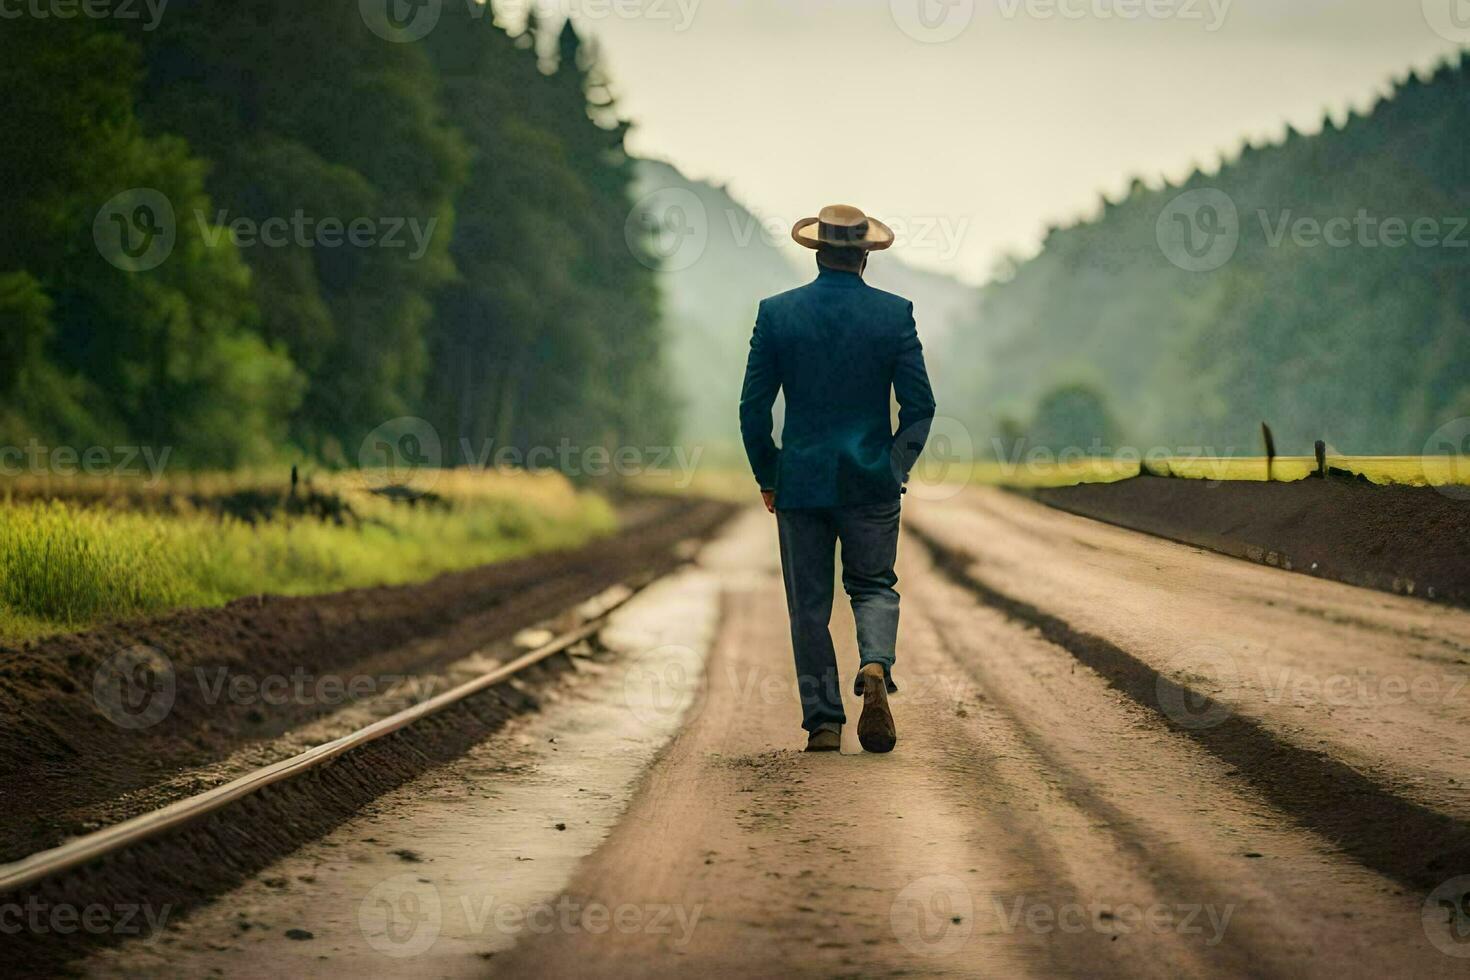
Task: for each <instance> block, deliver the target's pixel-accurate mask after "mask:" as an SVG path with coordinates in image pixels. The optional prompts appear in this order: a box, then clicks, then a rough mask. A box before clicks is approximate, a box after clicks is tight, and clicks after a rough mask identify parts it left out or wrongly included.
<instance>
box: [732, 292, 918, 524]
mask: <svg viewBox="0 0 1470 980" xmlns="http://www.w3.org/2000/svg"><path fill="white" fill-rule="evenodd" d="M818 268H819V270H820V271H819V273H818V275H817V278H816V279H815V280H814V281H813V282H811V283H808V284H807V285H805V286H802V287H800V288H799V289H793V290H791V291H789V292H785V293H782V294H780V295H779V296H772V297H771V298H770V299H767V300H764V301H762V302H761V305H760V312H759V314H757V316H756V321H755V333H754V334H753V335H752V336H751V338H750V359H749V361H748V363H747V364H746V368H745V386H744V388H743V389H742V391H741V393H740V433H741V437H742V438H743V439H744V442H745V452H746V454H747V455H748V456H749V457H750V467H751V469H752V470H753V471H754V472H755V478H756V481H757V482H758V483H759V484H760V486H761V489H763V490H772V489H774V490H775V491H776V506H777V507H781V508H783V509H794V508H802V507H841V506H847V505H852V504H870V503H879V502H881V501H885V500H896V499H898V495H899V494H900V493H901V492H902V490H901V488H902V486H903V484H904V483H905V482H906V481H907V480H908V475H909V470H911V469H912V468H913V465H914V461H915V460H917V459H918V457H919V453H920V452H922V451H923V448H924V441H925V440H926V439H927V438H928V436H929V425H930V422H931V421H932V420H933V418H934V394H933V392H932V391H931V390H930V387H929V375H928V372H927V371H926V370H925V369H924V349H923V347H922V346H921V345H920V344H919V334H918V332H917V330H916V329H915V328H914V304H912V303H910V302H909V301H908V300H906V299H904V298H903V297H901V296H895V295H893V294H892V293H885V292H883V291H882V290H881V289H874V288H873V287H871V286H869V285H868V284H867V283H865V282H863V279H862V277H861V276H859V275H858V274H857V273H854V272H840V271H838V270H836V269H829V268H827V267H826V266H818ZM782 390H784V391H785V393H786V424H785V427H784V428H783V429H782V432H781V448H780V449H777V448H776V443H775V441H774V440H773V439H772V438H771V406H772V405H773V404H775V401H776V393H777V392H778V391H782ZM890 391H892V392H893V394H894V395H896V396H897V399H898V406H899V412H898V433H897V434H896V435H895V433H894V431H893V425H892V415H891V412H890V407H889V406H890V403H889V392H890Z"/></svg>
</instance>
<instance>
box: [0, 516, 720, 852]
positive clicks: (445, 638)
mask: <svg viewBox="0 0 1470 980" xmlns="http://www.w3.org/2000/svg"><path fill="white" fill-rule="evenodd" d="M731 510H732V508H730V507H729V506H727V505H723V504H716V503H710V502H701V501H692V500H673V499H670V500H664V501H658V502H647V501H644V502H638V503H635V504H633V505H631V506H629V507H628V508H627V513H628V515H629V520H628V522H627V525H626V526H625V529H624V530H623V531H622V532H620V533H619V534H617V535H615V536H613V537H611V538H608V539H605V540H602V541H599V542H596V543H594V544H591V545H589V546H587V547H585V548H582V549H579V550H577V551H571V552H561V553H554V554H547V555H540V556H536V557H532V558H526V559H521V560H516V561H510V562H505V563H502V564H497V565H492V566H486V567H483V568H478V569H473V570H470V571H466V572H460V573H455V574H451V575H445V576H441V577H440V578H437V579H434V580H433V581H431V582H427V583H424V584H421V585H414V586H401V587H391V588H374V589H359V590H353V591H348V592H342V593H336V594H333V595H326V596H317V597H311V598H283V597H279V596H258V597H251V598H246V599H241V600H237V601H235V602H232V603H230V604H229V605H227V606H225V607H223V608H220V609H195V610H184V611H181V612H177V613H173V614H170V615H167V616H163V617H160V618H156V619H151V620H145V621H137V622H126V623H117V624H113V625H108V626H104V627H101V628H98V629H94V630H91V631H88V632H86V633H80V634H75V635H71V636H62V637H56V638H51V639H47V640H43V641H38V642H36V643H33V644H29V645H27V646H25V647H24V648H21V649H11V648H6V647H0V658H3V659H4V662H5V670H4V672H3V674H0V795H3V797H4V798H5V799H6V800H7V803H8V805H7V807H6V815H5V817H4V818H3V820H0V861H10V860H15V859H18V858H20V857H24V856H25V855H27V854H30V853H32V852H34V851H36V850H39V849H41V848H44V847H48V846H53V845H55V844H56V843H58V842H59V841H60V840H62V839H64V838H66V837H68V836H71V835H73V834H76V833H79V832H82V831H85V830H88V829H91V824H92V823H93V821H94V820H95V810H96V808H97V807H98V806H99V805H100V804H103V803H106V802H108V801H116V800H117V798H118V797H121V796H124V795H125V794H128V793H130V792H134V791H137V790H140V789H143V788H145V787H149V786H151V785H153V784H155V783H157V782H159V781H161V780H163V779H166V778H168V777H170V776H173V775H176V774H177V773H178V772H179V771H180V770H183V769H186V768H190V767H194V766H199V765H203V764H206V763H209V762H212V761H214V760H217V759H219V758H221V757H223V756H225V755H226V754H228V753H230V752H232V751H234V750H237V749H239V748H241V747H242V746H246V745H249V744H252V743H255V742H259V741H261V740H265V739H270V738H273V737H275V736H277V735H279V734H281V733H282V732H284V731H287V730H289V729H291V728H293V727H295V726H297V725H300V724H302V723H304V722H306V721H309V720H311V719H312V718H315V717H319V716H322V715H324V714H327V713H330V712H331V711H334V710H336V709H338V708H340V707H342V706H343V704H344V703H345V702H346V701H347V700H350V699H351V698H352V697H353V695H354V694H358V695H359V696H366V695H370V694H372V693H378V692H380V691H381V690H382V687H383V685H385V684H387V683H389V682H391V680H393V679H396V678H398V677H401V676H403V675H411V674H415V673H419V672H422V671H426V670H429V669H432V668H433V667H435V666H437V665H442V664H445V663H448V662H450V661H452V660H455V659H458V658H461V657H464V656H466V655H468V654H470V653H472V652H475V651H477V650H484V649H486V648H487V647H492V646H493V645H495V644H497V643H503V642H508V641H509V639H510V638H511V637H512V635H513V634H514V633H515V632H516V631H517V630H520V629H523V628H525V627H527V626H530V625H533V624H535V623H537V622H539V621H541V620H544V619H546V618H547V617H550V616H553V615H555V614H557V613H558V612H560V611H562V610H563V609H565V608H567V607H568V606H570V605H573V604H575V603H577V602H580V601H581V600H583V599H585V598H588V597H590V596H592V595H594V594H596V593H597V592H599V591H601V590H602V589H604V588H606V587H608V586H610V585H612V584H615V583H617V582H619V581H625V580H627V579H629V578H630V577H638V576H645V575H652V574H659V573H662V572H664V571H666V570H668V569H669V568H671V567H673V566H674V565H675V564H676V563H677V562H678V560H679V559H678V557H677V555H676V553H675V546H676V545H677V544H678V543H679V542H680V541H682V540H684V539H688V538H699V537H703V536H705V535H707V534H709V533H710V532H711V531H712V530H713V529H714V528H716V527H717V526H718V525H719V524H720V523H722V522H723V521H724V520H725V519H726V518H727V517H728V516H729V514H730V512H731ZM139 651H142V652H141V653H140V652H139ZM353 684H356V685H357V688H354V687H353V686H352V685H353ZM237 692H243V694H242V693H237ZM119 693H121V695H122V697H124V698H126V699H128V701H129V703H126V704H114V705H109V704H108V703H107V702H108V701H109V698H116V697H118V695H119ZM159 699H161V700H159ZM158 704H163V705H166V709H167V710H165V711H162V712H159V713H158V714H159V716H158V717H154V716H153V715H151V714H150V711H151V709H153V708H154V706H155V705H158ZM109 708H111V709H112V711H111V713H112V714H113V715H114V716H121V717H123V723H122V724H119V723H118V722H117V720H116V718H115V717H109ZM199 788H200V789H203V788H204V787H199ZM89 811H91V812H89ZM115 814H116V807H115V806H113V807H110V808H109V815H115Z"/></svg>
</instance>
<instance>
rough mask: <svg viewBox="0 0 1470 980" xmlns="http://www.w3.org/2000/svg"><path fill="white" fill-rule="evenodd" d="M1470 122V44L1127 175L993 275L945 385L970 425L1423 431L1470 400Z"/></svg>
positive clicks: (1179, 439)
mask: <svg viewBox="0 0 1470 980" xmlns="http://www.w3.org/2000/svg"><path fill="white" fill-rule="evenodd" d="M1467 132H1470V55H1467V56H1464V57H1462V58H1461V59H1459V60H1458V62H1456V63H1446V64H1442V65H1441V66H1439V67H1438V69H1437V70H1435V71H1434V72H1433V73H1432V75H1431V76H1430V77H1427V78H1420V77H1419V76H1417V75H1414V74H1411V75H1409V76H1408V77H1406V78H1405V79H1403V80H1401V81H1399V82H1398V83H1396V84H1395V85H1394V87H1393V90H1392V93H1391V94H1390V95H1388V96H1387V97H1385V98H1383V99H1382V100H1381V101H1379V102H1378V103H1377V104H1376V105H1375V106H1374V107H1373V109H1372V110H1371V111H1370V112H1368V113H1366V114H1359V113H1356V112H1352V113H1348V114H1347V115H1346V116H1345V117H1342V118H1339V119H1336V120H1334V119H1333V118H1331V117H1329V118H1328V119H1326V120H1325V121H1324V123H1323V127H1322V130H1321V132H1320V133H1317V134H1314V135H1311V136H1307V135H1303V134H1301V133H1298V132H1296V131H1295V130H1288V131H1287V133H1286V136H1285V138H1284V139H1283V140H1282V141H1280V142H1279V143H1276V144H1273V145H1269V146H1260V147H1257V146H1246V147H1244V148H1243V149H1242V150H1241V151H1240V152H1239V154H1238V155H1236V156H1235V157H1234V158H1233V159H1231V160H1228V161H1226V162H1224V163H1223V164H1222V165H1221V167H1220V168H1219V170H1218V172H1216V173H1213V174H1206V173H1202V172H1199V171H1196V172H1195V173H1194V174H1192V175H1191V176H1190V177H1189V178H1188V179H1187V180H1186V181H1184V182H1183V183H1182V184H1180V185H1177V186H1174V185H1169V184H1164V185H1162V186H1153V187H1150V186H1146V185H1145V184H1144V183H1142V182H1141V181H1135V182H1134V183H1133V185H1132V188H1131V190H1130V192H1129V193H1128V194H1127V195H1126V196H1125V197H1124V199H1122V200H1117V201H1107V200H1105V201H1104V202H1103V203H1102V205H1101V207H1100V210H1099V213H1098V214H1096V215H1095V216H1093V217H1090V218H1088V219H1087V220H1082V221H1079V222H1077V223H1075V224H1073V225H1071V226H1069V227H1065V228H1052V229H1050V230H1049V231H1048V233H1047V235H1046V238H1045V243H1044V246H1043V248H1042V249H1041V251H1040V253H1039V254H1038V255H1037V256H1036V257H1034V258H1032V259H1030V260H1028V261H1024V262H1018V263H1014V264H1012V266H1011V267H1010V268H1009V269H1007V270H1005V271H1004V272H1003V274H1002V275H1001V276H999V277H998V279H997V280H996V281H995V282H993V283H992V284H991V285H989V286H988V287H987V288H986V289H985V290H984V291H983V293H982V296H981V299H980V301H979V303H978V305H977V308H976V311H975V314H974V317H973V318H972V320H971V322H970V323H969V325H968V326H967V327H966V328H965V329H964V330H962V331H960V336H959V338H958V339H957V341H956V343H957V345H958V350H957V355H956V356H957V358H960V359H962V360H961V361H960V363H965V364H968V365H969V366H970V368H971V370H968V371H966V372H964V379H963V380H958V381H957V382H956V383H955V384H954V385H952V388H958V389H959V390H951V391H949V392H947V393H946V394H947V397H946V398H944V399H942V400H943V401H945V402H946V403H947V404H948V405H950V406H952V408H951V409H950V410H951V411H953V412H955V413H956V414H960V415H961V416H962V418H963V419H964V420H965V421H966V423H967V424H970V425H972V426H973V427H974V429H975V430H976V435H977V439H978V441H979V442H981V443H982V445H984V444H987V439H996V440H998V442H999V444H1000V445H1002V446H1004V445H1005V444H1007V443H1008V442H1010V441H1012V437H1014V436H1015V435H1017V434H1018V433H1023V432H1025V430H1027V429H1028V428H1031V427H1033V426H1034V427H1036V428H1037V429H1038V432H1037V439H1039V440H1040V441H1041V442H1045V443H1047V444H1050V445H1054V446H1064V445H1075V446H1078V447H1081V448H1084V449H1085V448H1087V447H1088V446H1089V445H1091V444H1099V443H1100V444H1102V445H1103V446H1104V447H1106V445H1107V442H1108V440H1110V439H1123V440H1127V441H1129V444H1132V445H1138V444H1142V445H1147V446H1154V445H1162V446H1175V447H1203V448H1205V449H1206V450H1210V449H1213V450H1214V451H1215V452H1219V453H1232V454H1250V453H1259V452H1260V436H1259V432H1260V428H1259V427H1260V423H1261V422H1262V421H1263V420H1266V421H1269V422H1270V423H1271V425H1272V427H1273V429H1274V430H1275V432H1276V436H1277V441H1278V445H1279V446H1280V449H1281V451H1282V452H1283V453H1303V454H1310V453H1311V451H1312V445H1313V441H1314V440H1316V439H1324V440H1326V441H1327V442H1328V443H1329V445H1331V446H1332V447H1334V448H1335V449H1336V450H1338V451H1340V452H1345V453H1356V454H1375V453H1395V454H1398V453H1403V454H1417V453H1420V452H1423V451H1424V449H1425V445H1426V440H1428V439H1429V437H1430V435H1431V434H1432V433H1433V432H1434V431H1435V430H1436V429H1438V428H1439V427H1440V426H1442V425H1444V424H1446V423H1449V422H1451V421H1452V420H1454V419H1456V418H1461V417H1465V416H1470V276H1467V272H1470V231H1467V227H1466V225H1467V219H1470V155H1467V154H1466V152H1465V134H1466V133H1467ZM1048 393H1053V394H1057V393H1065V394H1066V398H1063V399H1061V400H1060V401H1058V399H1057V398H1051V399H1048ZM1061 402H1065V403H1066V405H1067V406H1068V407H1067V410H1066V411H1056V409H1057V407H1058V405H1059V404H1060V403H1061ZM1087 405H1092V406H1093V407H1092V408H1086V406H1087ZM1083 409H1086V410H1083ZM1035 441H1037V440H1036V439H1033V442H1035Z"/></svg>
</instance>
